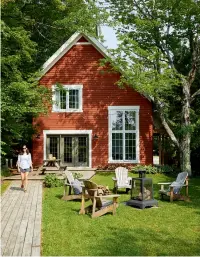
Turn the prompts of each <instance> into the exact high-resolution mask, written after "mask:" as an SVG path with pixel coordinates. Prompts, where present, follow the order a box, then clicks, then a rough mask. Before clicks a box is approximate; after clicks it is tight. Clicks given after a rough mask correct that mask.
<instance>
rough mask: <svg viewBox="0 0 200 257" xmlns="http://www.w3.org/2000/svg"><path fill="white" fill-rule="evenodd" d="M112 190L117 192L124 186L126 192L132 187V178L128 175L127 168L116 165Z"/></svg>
mask: <svg viewBox="0 0 200 257" xmlns="http://www.w3.org/2000/svg"><path fill="white" fill-rule="evenodd" d="M112 179H113V181H114V191H115V193H117V190H118V189H119V188H126V192H128V190H129V189H131V187H132V178H131V177H128V170H127V169H126V168H124V167H118V168H116V169H115V178H114V177H113V178H112Z"/></svg>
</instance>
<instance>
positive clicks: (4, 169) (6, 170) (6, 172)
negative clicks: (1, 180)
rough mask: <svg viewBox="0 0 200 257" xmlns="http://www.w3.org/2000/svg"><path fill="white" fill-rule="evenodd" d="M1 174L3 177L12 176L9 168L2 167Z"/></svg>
mask: <svg viewBox="0 0 200 257" xmlns="http://www.w3.org/2000/svg"><path fill="white" fill-rule="evenodd" d="M1 176H2V177H9V176H11V172H10V170H9V169H8V168H2V169H1Z"/></svg>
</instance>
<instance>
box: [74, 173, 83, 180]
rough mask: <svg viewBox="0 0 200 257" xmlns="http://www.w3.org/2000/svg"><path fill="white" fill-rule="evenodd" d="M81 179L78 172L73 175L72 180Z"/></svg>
mask: <svg viewBox="0 0 200 257" xmlns="http://www.w3.org/2000/svg"><path fill="white" fill-rule="evenodd" d="M82 177H83V175H82V174H81V173H79V172H75V173H74V178H75V179H79V178H82Z"/></svg>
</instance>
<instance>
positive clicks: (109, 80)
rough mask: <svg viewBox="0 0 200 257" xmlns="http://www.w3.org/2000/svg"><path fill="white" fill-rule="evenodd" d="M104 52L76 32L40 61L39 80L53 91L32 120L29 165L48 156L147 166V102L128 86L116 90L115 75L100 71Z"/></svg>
mask: <svg viewBox="0 0 200 257" xmlns="http://www.w3.org/2000/svg"><path fill="white" fill-rule="evenodd" d="M106 56H107V51H106V48H105V47H104V46H103V45H102V44H101V43H100V42H98V41H97V40H96V39H95V38H92V37H90V36H87V35H85V34H83V33H75V34H74V35H73V36H72V37H71V38H70V39H69V40H68V41H67V42H66V43H64V44H63V45H62V46H61V47H60V48H59V49H58V51H57V52H56V53H55V54H53V56H51V57H50V58H49V60H47V62H46V63H45V64H44V66H43V75H42V77H41V79H40V84H42V85H46V86H47V87H49V88H51V89H52V97H53V100H54V104H53V106H52V109H51V112H50V113H49V115H48V116H41V117H39V118H38V119H37V123H39V124H40V129H41V132H40V137H39V138H34V140H33V151H32V155H33V163H34V165H39V164H41V163H42V161H43V159H47V158H48V155H49V154H52V155H53V156H55V157H56V158H58V159H61V161H62V163H63V164H66V165H68V166H70V167H89V168H96V167H98V166H101V167H102V166H107V165H109V164H119V165H120V164H128V165H130V164H152V162H153V151H152V148H153V142H152V137H153V120H152V104H151V102H150V101H149V100H148V99H147V98H145V97H144V96H143V95H141V94H139V93H138V92H136V91H135V90H134V89H132V88H130V87H126V88H125V89H120V88H119V87H118V86H117V85H116V82H117V81H118V80H119V77H120V74H117V73H107V72H104V73H102V72H101V71H102V69H103V67H100V65H99V61H100V60H101V59H102V58H104V57H106ZM57 83H61V84H62V85H63V89H64V90H57V86H56V85H57Z"/></svg>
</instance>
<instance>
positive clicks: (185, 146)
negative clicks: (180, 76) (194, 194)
mask: <svg viewBox="0 0 200 257" xmlns="http://www.w3.org/2000/svg"><path fill="white" fill-rule="evenodd" d="M183 95H184V100H183V107H182V128H183V132H182V133H183V135H182V136H181V139H180V147H179V149H180V166H181V171H187V172H188V175H189V176H191V175H192V171H191V162H190V142H191V131H190V130H191V129H190V85H189V83H187V82H186V81H185V82H184V83H183Z"/></svg>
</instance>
